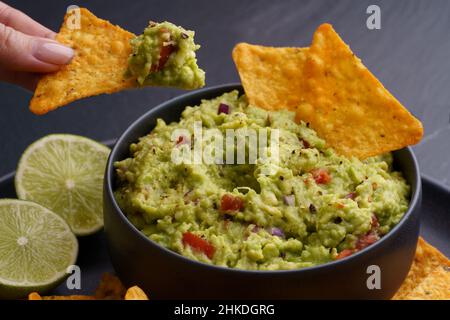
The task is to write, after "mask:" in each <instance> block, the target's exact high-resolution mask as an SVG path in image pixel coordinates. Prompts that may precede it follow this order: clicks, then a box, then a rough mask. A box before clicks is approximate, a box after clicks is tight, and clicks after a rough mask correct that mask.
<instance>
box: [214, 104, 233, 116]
mask: <svg viewBox="0 0 450 320" xmlns="http://www.w3.org/2000/svg"><path fill="white" fill-rule="evenodd" d="M221 113H225V114H229V113H230V107H229V106H228V105H227V104H225V103H221V104H219V109H218V110H217V114H221Z"/></svg>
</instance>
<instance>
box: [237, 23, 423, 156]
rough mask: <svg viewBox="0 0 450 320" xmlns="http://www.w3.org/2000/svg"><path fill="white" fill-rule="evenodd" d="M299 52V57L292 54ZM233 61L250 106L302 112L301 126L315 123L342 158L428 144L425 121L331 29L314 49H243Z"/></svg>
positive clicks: (322, 30)
mask: <svg viewBox="0 0 450 320" xmlns="http://www.w3.org/2000/svg"><path fill="white" fill-rule="evenodd" d="M295 50H297V52H298V54H296V55H293V54H289V53H290V52H295ZM233 59H234V61H235V63H236V66H237V69H238V71H239V75H240V77H241V80H242V84H243V86H244V89H245V93H246V95H247V97H248V99H249V101H250V103H252V104H255V105H258V106H260V107H263V108H265V109H269V110H279V109H284V108H287V109H290V110H293V111H296V113H297V119H298V120H303V121H305V122H307V123H309V124H310V125H311V127H312V128H313V129H314V130H315V131H316V132H317V133H318V134H319V136H320V137H322V138H323V139H325V140H326V141H327V144H328V146H330V147H332V148H333V149H335V150H336V152H338V153H339V154H341V155H345V156H348V157H351V156H355V157H358V158H360V159H365V158H368V157H370V156H375V155H379V154H383V153H385V152H389V151H393V150H397V149H401V148H403V147H405V146H408V145H412V144H416V143H418V142H419V141H420V139H421V138H422V135H423V128H422V124H421V123H420V121H419V120H417V119H416V118H415V117H414V116H413V115H411V113H409V111H408V110H407V109H406V108H405V107H403V106H402V105H401V103H400V102H399V101H398V100H397V99H395V97H393V96H392V95H391V94H390V93H389V92H388V91H387V90H386V89H385V88H384V87H383V85H382V84H381V83H380V82H379V81H378V80H377V79H376V78H375V76H374V75H373V74H372V73H371V72H370V71H369V70H368V69H367V68H366V67H365V66H364V65H363V64H362V63H361V61H360V60H359V59H358V58H357V57H356V56H355V54H354V53H353V52H352V51H351V50H350V48H349V47H348V46H347V45H346V44H345V43H344V42H343V41H342V39H341V38H340V37H339V35H338V34H337V33H336V32H335V31H334V29H333V28H332V26H331V25H329V24H323V25H321V26H320V27H319V28H318V29H317V30H316V32H315V34H314V37H313V41H312V45H311V47H310V48H309V49H303V48H271V47H261V46H254V45H249V44H244V43H241V44H238V45H237V46H236V47H235V49H234V51H233ZM269 89H270V90H269Z"/></svg>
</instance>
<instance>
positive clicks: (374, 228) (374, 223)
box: [371, 214, 380, 232]
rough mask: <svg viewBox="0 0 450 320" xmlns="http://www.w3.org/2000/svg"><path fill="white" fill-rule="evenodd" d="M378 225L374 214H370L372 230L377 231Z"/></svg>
mask: <svg viewBox="0 0 450 320" xmlns="http://www.w3.org/2000/svg"><path fill="white" fill-rule="evenodd" d="M379 227H380V223H379V222H378V218H377V216H376V215H374V214H372V229H371V231H372V232H377V231H378V228H379Z"/></svg>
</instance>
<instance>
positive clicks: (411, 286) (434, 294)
mask: <svg viewBox="0 0 450 320" xmlns="http://www.w3.org/2000/svg"><path fill="white" fill-rule="evenodd" d="M393 299H394V300H450V260H449V259H447V257H445V256H444V255H443V254H442V253H441V252H439V250H437V249H436V248H434V247H433V246H432V245H430V244H428V243H427V242H426V241H425V240H423V239H422V238H419V242H418V243H417V249H416V255H415V257H414V262H413V264H412V266H411V269H410V270H409V273H408V276H407V277H406V279H405V281H404V282H403V284H402V286H401V287H400V289H399V290H398V291H397V293H396V294H395V296H394V297H393Z"/></svg>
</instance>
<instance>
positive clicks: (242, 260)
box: [115, 91, 410, 270]
mask: <svg viewBox="0 0 450 320" xmlns="http://www.w3.org/2000/svg"><path fill="white" fill-rule="evenodd" d="M294 119H295V115H294V114H293V113H291V112H289V111H276V112H270V111H266V110H263V109H261V108H258V107H256V106H252V105H249V104H248V102H247V100H246V97H245V96H239V93H238V92H237V91H232V92H229V93H225V94H223V95H222V96H220V97H217V98H215V99H211V100H203V101H202V102H201V104H200V105H199V106H194V107H190V106H189V107H186V109H185V110H184V112H183V113H182V116H181V119H180V121H179V122H174V123H170V124H168V123H165V122H164V121H163V120H162V119H159V120H158V121H157V124H156V127H155V128H154V129H153V130H152V131H151V132H150V133H149V134H148V135H147V136H144V137H142V138H140V140H139V142H137V143H135V144H132V145H131V146H130V157H129V158H127V159H125V160H123V161H119V162H116V163H115V168H116V172H117V177H118V187H117V189H116V191H115V197H116V199H117V201H118V203H119V205H120V207H121V208H122V210H123V211H124V212H125V213H126V215H127V217H128V218H129V219H130V221H131V222H132V223H133V224H134V225H135V226H136V227H137V228H138V229H139V230H141V231H142V232H143V233H144V234H145V235H146V236H148V237H149V238H150V239H152V240H153V241H155V242H157V243H159V244H160V245H162V246H164V247H166V248H169V249H171V250H173V251H175V252H178V253H180V254H182V255H184V256H186V257H189V258H191V259H195V260H198V261H202V262H206V263H210V264H214V265H219V266H224V267H230V268H239V269H247V270H282V269H297V268H304V267H310V266H314V265H318V264H322V263H326V262H329V261H333V260H336V259H340V258H343V257H345V256H348V255H350V254H352V253H354V252H356V251H358V250H361V249H363V248H365V247H367V246H368V245H370V244H372V243H374V242H375V241H377V240H378V239H379V238H380V237H382V236H383V235H384V234H386V233H387V232H389V230H391V229H392V227H393V226H395V225H396V224H397V223H398V222H399V221H400V219H401V218H402V216H403V215H404V213H405V212H406V210H407V208H408V202H409V193H410V187H409V186H408V185H407V183H406V181H405V179H404V178H403V177H402V175H401V173H399V172H395V171H393V169H392V161H393V160H392V155H391V154H385V155H383V156H377V157H373V158H369V159H367V160H364V161H360V160H358V159H357V158H346V157H343V156H339V155H337V154H336V153H335V152H334V151H333V150H332V149H330V148H327V147H326V145H325V141H324V140H322V139H321V138H319V137H318V136H317V134H316V133H315V131H314V130H313V129H311V128H309V125H308V123H304V122H300V123H296V122H295V121H294ZM196 122H197V123H199V122H200V123H201V126H202V128H203V129H215V130H218V131H219V132H222V133H225V131H226V130H228V129H239V128H253V129H266V130H268V132H269V134H270V135H271V136H272V135H274V132H275V130H278V135H279V139H278V159H275V158H272V157H268V158H266V159H265V161H260V160H261V159H259V158H258V159H257V161H256V162H255V163H250V162H248V163H244V164H220V163H212V164H206V163H189V162H181V163H175V162H174V161H172V160H173V159H172V158H171V154H172V152H173V150H174V148H175V149H176V148H180V147H181V146H184V147H186V148H187V149H192V148H194V147H193V145H194V142H195V141H196V139H198V138H197V137H194V136H193V133H194V131H193V129H192V128H193V127H195V126H194V124H195V123H196ZM177 129H184V130H185V131H186V130H187V131H186V132H189V133H191V134H192V135H187V134H184V135H180V136H179V137H176V136H175V137H174V136H173V132H174V131H175V130H177ZM209 143H212V141H211V140H207V139H204V141H203V144H204V145H208V144H209ZM247 143H248V142H247ZM247 147H248V146H247Z"/></svg>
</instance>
